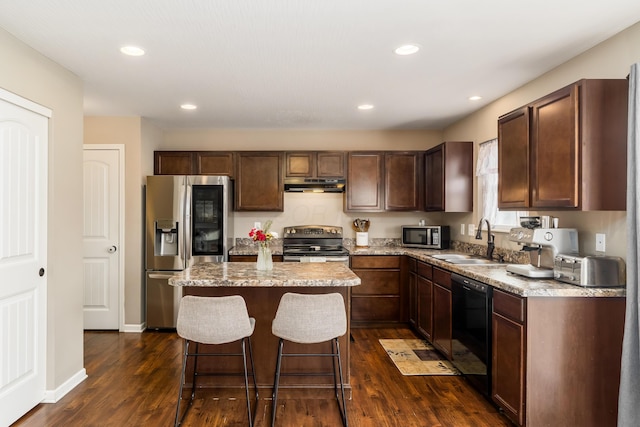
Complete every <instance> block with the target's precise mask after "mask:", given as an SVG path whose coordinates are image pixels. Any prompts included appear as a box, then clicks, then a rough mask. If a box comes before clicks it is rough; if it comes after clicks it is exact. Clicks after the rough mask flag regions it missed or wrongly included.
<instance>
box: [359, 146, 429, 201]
mask: <svg viewBox="0 0 640 427" xmlns="http://www.w3.org/2000/svg"><path fill="white" fill-rule="evenodd" d="M422 162H423V153H422V152H416V151H412V152H397V151H390V152H387V153H385V155H384V208H385V210H387V211H421V210H422V206H423V199H422ZM347 188H349V187H348V186H347Z"/></svg>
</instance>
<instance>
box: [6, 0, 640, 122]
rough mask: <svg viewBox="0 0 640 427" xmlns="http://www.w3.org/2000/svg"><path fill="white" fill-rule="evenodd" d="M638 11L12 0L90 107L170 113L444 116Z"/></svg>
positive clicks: (520, 2) (238, 118)
mask: <svg viewBox="0 0 640 427" xmlns="http://www.w3.org/2000/svg"><path fill="white" fill-rule="evenodd" d="M638 21H640V1H638V0H608V1H604V0H536V1H533V2H530V1H524V0H482V1H480V0H440V1H436V0H189V1H186V0H185V1H176V0H108V1H105V0H57V1H52V0H23V1H21V0H2V1H0V27H2V28H4V29H5V30H7V31H8V32H10V33H12V34H13V35H14V36H15V37H17V38H18V39H20V40H22V41H24V42H25V43H27V44H28V45H30V46H32V47H33V48H34V49H36V50H38V51H39V52H41V53H43V54H44V55H46V56H48V57H49V58H51V59H53V60H54V61H56V62H57V63H59V64H61V65H62V66H64V67H65V68H67V69H69V70H71V71H72V72H73V73H75V74H77V75H78V76H80V78H81V79H82V80H83V82H84V90H85V100H84V104H85V105H84V108H85V114H87V115H126V116H128V115H135V116H142V117H146V118H148V119H150V120H152V121H153V122H154V123H155V124H156V125H158V126H159V127H161V128H173V127H207V128H296V129H440V128H442V127H444V126H446V125H448V124H450V123H452V122H454V121H456V120H457V119H459V118H461V117H464V116H466V115H468V114H469V113H471V112H473V111H474V110H476V109H479V108H480V107H482V106H484V105H486V104H487V103H489V102H491V101H493V100H495V99H497V98H499V97H501V96H503V95H505V94H506V93H509V92H510V91H512V90H514V89H515V88H517V87H519V86H521V85H523V84H524V83H526V82H528V81H530V80H532V79H534V78H535V77H537V76H539V75H541V74H543V73H545V72H546V71H549V70H550V69H552V68H554V67H556V66H558V65H559V64H562V63H563V62H565V61H566V60H568V59H570V58H572V57H574V56H576V55H577V54H579V53H581V52H583V51H585V50H587V49H589V48H591V47H593V46H595V45H596V44H598V43H600V42H602V41H603V40H605V39H607V38H609V37H611V36H612V35H614V34H616V33H618V32H620V31H621V30H623V29H625V28H627V27H629V26H631V25H633V24H634V23H636V22H638ZM408 42H411V43H418V44H419V45H420V46H421V48H422V49H421V50H420V52H418V54H416V55H413V56H406V57H401V56H397V55H395V54H394V53H393V50H394V49H395V48H396V47H397V46H399V45H401V44H404V43H408ZM128 44H133V45H137V46H140V47H142V48H144V49H145V50H146V55H145V56H142V57H126V56H124V55H122V54H121V53H120V52H119V48H120V47H121V46H123V45H128ZM5 65H6V64H2V66H5ZM471 95H481V96H482V97H483V99H482V100H481V101H476V102H472V101H469V100H468V98H469V96H471ZM185 102H189V103H194V104H197V105H198V109H197V110H195V111H191V112H186V111H182V110H180V109H179V105H180V104H182V103H185ZM361 103H371V104H374V105H375V108H374V109H373V110H370V111H364V112H363V111H359V110H357V109H356V106H357V105H358V104H361Z"/></svg>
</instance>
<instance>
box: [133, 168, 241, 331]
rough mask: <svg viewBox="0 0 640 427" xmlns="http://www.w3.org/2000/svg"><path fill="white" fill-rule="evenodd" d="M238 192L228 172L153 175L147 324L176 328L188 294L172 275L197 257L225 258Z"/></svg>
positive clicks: (148, 233)
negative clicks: (173, 282) (172, 282)
mask: <svg viewBox="0 0 640 427" xmlns="http://www.w3.org/2000/svg"><path fill="white" fill-rule="evenodd" d="M232 197H233V191H232V188H231V181H230V180H229V177H226V176H170V175H154V176H148V177H147V190H146V263H145V267H146V306H147V327H148V328H154V329H161V328H175V326H176V319H177V315H178V306H179V303H180V298H181V297H182V290H181V288H179V287H173V286H170V285H169V284H168V283H167V282H168V279H169V278H170V277H171V276H172V275H173V274H175V272H176V271H181V270H184V269H185V268H187V267H189V266H191V265H193V264H195V263H197V262H223V261H226V260H227V254H228V252H229V249H230V248H231V245H232V240H233V236H232V232H233V224H232V216H231V215H230V212H231V206H232Z"/></svg>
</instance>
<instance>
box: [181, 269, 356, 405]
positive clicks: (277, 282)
mask: <svg viewBox="0 0 640 427" xmlns="http://www.w3.org/2000/svg"><path fill="white" fill-rule="evenodd" d="M169 284H170V285H172V286H183V287H184V292H183V294H184V295H197V296H209V297H216V296H227V295H240V296H242V297H243V298H244V300H245V301H246V303H247V309H248V311H249V316H251V317H254V318H255V319H256V327H255V330H254V333H253V335H252V336H251V341H252V344H253V355H254V362H255V366H256V377H257V378H256V380H257V383H258V388H260V389H268V393H271V388H272V386H273V376H274V373H275V366H276V356H277V351H278V338H277V337H275V336H274V335H273V334H272V333H271V322H272V320H273V318H274V317H275V313H276V310H277V308H278V304H279V302H280V298H281V297H282V295H283V294H285V293H286V292H295V293H308V294H319V293H333V292H336V293H339V294H341V295H342V296H343V298H344V300H345V308H346V310H347V333H346V334H345V335H344V336H343V337H341V338H340V349H341V352H342V365H343V373H344V382H345V387H346V389H347V390H348V391H349V394H350V391H351V385H350V384H351V383H350V372H349V357H350V352H349V341H350V340H349V337H350V326H351V322H350V318H351V287H353V286H358V285H359V284H360V278H359V277H358V276H356V275H355V273H353V272H352V271H351V270H350V269H349V267H348V266H347V265H346V264H343V263H340V262H335V263H294V262H292V263H274V265H273V270H270V271H258V270H257V269H256V264H255V263H254V262H225V263H202V264H196V265H194V266H193V267H191V268H188V269H186V270H184V271H183V272H181V273H179V274H177V275H175V276H174V277H172V278H171V279H169ZM286 345H287V348H288V351H292V352H299V353H303V352H308V353H314V352H315V353H318V352H327V351H328V350H329V349H330V343H328V342H327V343H322V344H305V345H301V344H294V343H287V344H286ZM212 351H218V352H227V353H228V352H237V351H238V346H237V345H234V344H227V345H221V346H214V347H213V350H212ZM206 359H209V360H206ZM238 359H241V358H238V357H233V358H231V357H229V358H224V357H214V358H201V360H199V361H198V366H199V370H201V369H203V368H205V367H206V368H207V369H209V370H211V371H213V372H222V373H230V372H241V371H242V362H241V360H238ZM188 369H192V368H190V367H189V366H188ZM282 369H283V372H315V373H321V372H329V371H331V358H328V357H304V358H288V359H287V360H286V361H285V363H283V367H282ZM187 378H190V376H187ZM207 380H210V381H207ZM198 384H203V385H204V386H210V387H212V388H213V387H215V388H216V389H220V390H221V391H222V390H225V389H226V390H227V391H228V390H229V389H234V388H240V387H243V382H242V380H241V378H240V377H237V378H234V377H215V378H211V377H204V378H203V379H199V380H198ZM220 385H222V386H223V387H220ZM280 389H281V390H280V392H279V394H280V395H281V396H282V397H283V398H286V396H287V394H288V393H290V392H292V391H293V392H294V393H295V395H296V397H301V396H303V395H304V396H308V397H328V396H333V379H332V378H331V377H330V376H299V377H291V376H289V377H283V378H282V379H281V384H280ZM265 391H266V390H265ZM329 393H331V394H329Z"/></svg>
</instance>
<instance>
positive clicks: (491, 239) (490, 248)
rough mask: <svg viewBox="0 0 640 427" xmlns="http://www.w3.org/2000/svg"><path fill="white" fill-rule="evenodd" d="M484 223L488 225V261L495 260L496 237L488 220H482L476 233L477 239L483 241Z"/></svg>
mask: <svg viewBox="0 0 640 427" xmlns="http://www.w3.org/2000/svg"><path fill="white" fill-rule="evenodd" d="M483 221H484V222H486V223H487V259H493V250H494V249H495V247H496V245H495V243H494V240H495V238H496V236H495V235H493V234H491V224H489V220H488V219H486V218H480V223H479V224H478V231H477V232H476V239H478V240H482V222H483Z"/></svg>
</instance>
